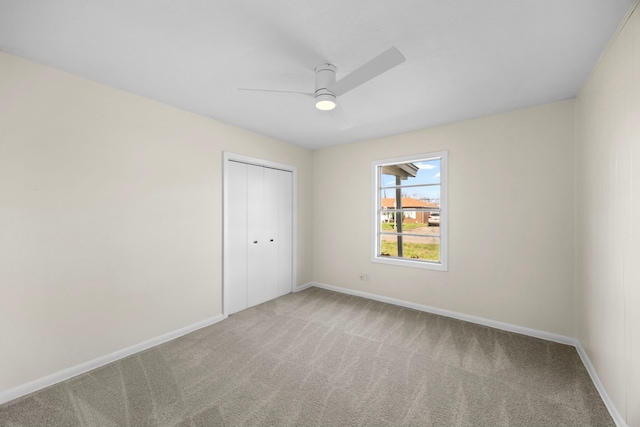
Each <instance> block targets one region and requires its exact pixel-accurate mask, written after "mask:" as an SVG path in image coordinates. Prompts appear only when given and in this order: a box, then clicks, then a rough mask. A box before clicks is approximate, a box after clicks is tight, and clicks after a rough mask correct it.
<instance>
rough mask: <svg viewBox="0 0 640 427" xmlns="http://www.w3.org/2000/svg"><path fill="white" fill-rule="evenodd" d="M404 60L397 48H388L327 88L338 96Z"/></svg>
mask: <svg viewBox="0 0 640 427" xmlns="http://www.w3.org/2000/svg"><path fill="white" fill-rule="evenodd" d="M404 61H405V58H404V56H403V55H402V54H401V53H400V51H399V50H398V49H396V48H395V47H392V48H389V49H387V50H385V51H384V52H382V53H381V54H380V55H378V56H376V57H375V58H373V59H372V60H371V61H369V62H367V63H366V64H364V65H363V66H361V67H360V68H358V69H357V70H354V71H353V72H351V73H350V74H348V75H346V76H344V77H343V78H341V79H340V80H338V81H337V82H335V83H334V84H332V85H330V86H329V87H328V88H327V89H329V90H330V91H331V92H333V93H335V94H336V96H340V95H342V94H343V93H346V92H348V91H350V90H351V89H354V88H356V87H358V86H360V85H361V84H363V83H365V82H368V81H369V80H371V79H372V78H374V77H376V76H379V75H380V74H382V73H384V72H385V71H388V70H390V69H392V68H393V67H395V66H396V65H400V64H402V63H403V62H404Z"/></svg>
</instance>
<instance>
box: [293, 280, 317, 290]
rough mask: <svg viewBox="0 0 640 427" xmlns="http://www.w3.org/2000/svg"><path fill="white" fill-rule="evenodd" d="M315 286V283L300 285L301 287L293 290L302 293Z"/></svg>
mask: <svg viewBox="0 0 640 427" xmlns="http://www.w3.org/2000/svg"><path fill="white" fill-rule="evenodd" d="M314 285H315V283H313V282H309V283H305V284H304V285H300V286H298V287H297V288H295V289H294V290H293V292H300V291H304V290H305V289H308V288H310V287H312V286H314Z"/></svg>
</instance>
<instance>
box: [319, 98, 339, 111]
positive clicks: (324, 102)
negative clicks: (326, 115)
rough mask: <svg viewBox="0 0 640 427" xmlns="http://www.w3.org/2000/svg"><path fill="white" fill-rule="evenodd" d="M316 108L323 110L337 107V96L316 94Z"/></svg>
mask: <svg viewBox="0 0 640 427" xmlns="http://www.w3.org/2000/svg"><path fill="white" fill-rule="evenodd" d="M316 108H317V109H318V110H322V111H329V110H333V109H334V108H336V97H335V96H332V95H329V94H324V95H318V96H316Z"/></svg>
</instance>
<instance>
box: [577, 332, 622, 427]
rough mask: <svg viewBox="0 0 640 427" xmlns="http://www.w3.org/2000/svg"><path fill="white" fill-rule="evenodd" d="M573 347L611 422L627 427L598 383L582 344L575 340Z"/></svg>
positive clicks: (620, 426)
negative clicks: (609, 415)
mask: <svg viewBox="0 0 640 427" xmlns="http://www.w3.org/2000/svg"><path fill="white" fill-rule="evenodd" d="M575 347H576V350H577V351H578V355H580V359H582V363H583V364H584V367H585V368H587V372H589V376H590V377H591V380H592V381H593V384H594V385H595V386H596V389H598V393H600V397H602V401H603V402H604V404H605V406H606V407H607V409H608V410H609V414H611V418H613V421H614V422H615V423H616V426H617V427H628V426H627V423H626V422H625V421H624V419H623V418H622V415H621V414H620V412H618V408H616V405H614V404H613V401H612V400H611V398H610V397H609V394H608V393H607V391H606V390H605V388H604V385H603V384H602V382H601V381H600V377H598V374H597V372H596V369H595V368H594V367H593V364H592V363H591V360H590V359H589V356H588V355H587V352H586V351H585V349H584V347H582V344H581V343H580V341H579V340H577V339H576V345H575Z"/></svg>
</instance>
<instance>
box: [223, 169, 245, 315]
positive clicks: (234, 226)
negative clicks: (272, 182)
mask: <svg viewBox="0 0 640 427" xmlns="http://www.w3.org/2000/svg"><path fill="white" fill-rule="evenodd" d="M227 178H228V180H229V182H228V186H227V191H228V194H227V203H228V206H227V208H228V209H227V212H228V216H229V218H228V219H227V227H228V233H229V234H228V242H227V243H228V245H229V247H228V256H229V260H228V263H227V270H226V271H225V272H224V274H225V280H226V281H227V283H228V285H227V286H226V291H227V292H228V295H226V296H225V300H226V304H228V306H227V309H226V311H227V314H233V313H236V312H238V311H240V310H244V309H245V308H247V165H246V164H244V163H237V162H229V163H228V175H227Z"/></svg>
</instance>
